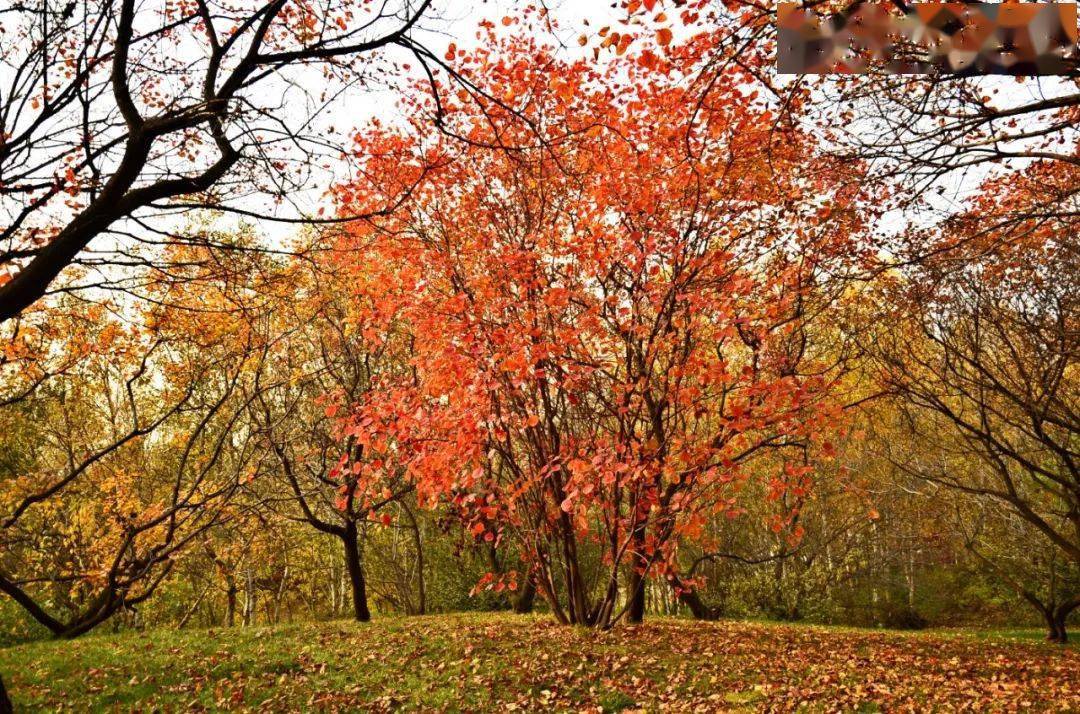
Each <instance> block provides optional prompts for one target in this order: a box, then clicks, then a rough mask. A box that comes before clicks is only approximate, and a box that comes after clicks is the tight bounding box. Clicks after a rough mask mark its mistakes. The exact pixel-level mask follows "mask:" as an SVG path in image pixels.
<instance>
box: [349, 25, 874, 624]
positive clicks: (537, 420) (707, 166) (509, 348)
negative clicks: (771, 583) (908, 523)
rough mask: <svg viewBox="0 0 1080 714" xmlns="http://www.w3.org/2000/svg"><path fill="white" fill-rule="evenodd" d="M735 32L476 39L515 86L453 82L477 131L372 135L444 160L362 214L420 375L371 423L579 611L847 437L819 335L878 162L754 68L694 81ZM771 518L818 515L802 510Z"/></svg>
mask: <svg viewBox="0 0 1080 714" xmlns="http://www.w3.org/2000/svg"><path fill="white" fill-rule="evenodd" d="M709 43H710V38H709V37H707V36H705V37H701V38H699V39H697V40H696V41H695V42H692V43H690V44H688V45H687V46H685V47H680V48H678V49H677V50H675V51H673V52H671V53H669V55H668V56H666V57H665V58H664V59H660V58H658V57H657V55H655V54H653V53H652V52H651V51H646V52H643V53H642V54H639V55H627V61H626V63H625V64H623V65H621V66H620V67H619V68H618V69H617V70H616V69H610V70H608V71H607V72H601V71H600V70H597V69H596V68H595V67H594V66H593V65H592V64H589V63H585V62H576V63H568V62H565V61H562V60H560V59H558V58H557V57H556V56H555V55H554V54H552V53H551V51H550V49H549V48H546V47H544V46H541V45H537V44H534V43H531V42H525V41H507V42H500V41H496V40H495V39H494V37H493V38H492V41H491V42H490V43H488V45H487V48H486V49H481V50H478V51H476V52H473V53H463V52H461V51H458V52H457V53H456V55H455V57H454V61H455V62H456V66H457V67H459V68H460V70H459V71H461V72H463V73H466V74H468V75H469V76H471V77H477V78H480V77H482V78H483V79H482V80H478V81H482V82H483V85H482V87H483V89H484V93H485V94H489V95H494V94H495V93H496V92H498V93H499V96H498V99H499V102H498V103H497V104H496V103H495V102H494V101H492V102H489V103H484V102H479V103H478V102H476V101H473V98H472V97H468V96H465V95H463V96H462V97H461V101H457V100H455V101H446V100H444V101H443V103H441V105H440V106H439V107H438V110H439V111H441V112H442V114H443V116H444V121H445V123H446V125H447V127H448V128H449V131H450V132H451V133H452V134H454V135H456V136H458V137H460V138H461V139H464V142H462V141H454V142H439V143H437V144H434V145H427V144H424V143H423V142H415V141H411V140H410V139H409V138H408V135H400V134H385V133H378V134H375V135H374V136H373V137H372V136H367V135H365V136H364V137H363V139H362V142H363V143H361V145H359V146H358V148H357V150H358V152H359V153H361V154H363V155H371V156H373V157H374V158H372V159H371V160H370V161H371V162H372V165H371V167H369V168H368V169H367V170H368V173H371V174H378V175H379V176H382V177H384V178H385V177H390V178H389V181H387V185H389V186H391V187H393V186H395V185H398V184H401V185H405V184H408V183H409V182H410V181H412V180H413V178H412V177H413V176H414V174H415V172H416V171H418V170H419V166H420V165H424V166H425V170H426V171H427V172H428V181H427V182H425V183H424V184H423V186H422V188H420V189H419V190H417V191H416V192H415V193H414V194H413V195H412V196H411V197H410V199H409V200H408V201H407V202H406V203H405V204H404V205H403V206H402V207H401V209H400V210H398V211H396V212H395V213H394V214H393V215H392V216H390V217H388V218H387V219H386V220H380V221H376V222H373V223H371V224H369V225H367V226H364V227H360V228H356V229H354V230H351V231H349V232H348V233H347V234H346V235H345V236H344V237H343V239H342V240H343V242H344V245H345V246H348V247H358V246H363V247H364V249H365V253H366V255H367V257H366V258H365V259H364V260H362V261H360V262H359V263H358V264H357V265H356V270H357V271H358V273H359V274H363V275H371V273H372V271H375V272H376V273H378V274H379V279H377V280H376V281H373V282H374V284H372V283H371V282H368V281H365V282H361V283H359V289H358V295H357V300H358V301H368V300H372V301H373V302H372V305H373V309H375V310H376V312H377V313H379V314H384V315H389V314H393V315H395V316H396V318H397V319H399V320H401V321H402V322H403V323H404V324H406V325H408V329H409V330H410V332H411V334H412V335H414V343H413V346H412V350H413V352H412V355H411V358H410V364H411V365H412V367H413V370H414V374H413V375H411V376H410V378H409V379H408V380H406V381H405V382H403V383H394V384H387V385H385V388H384V390H382V394H381V397H380V398H381V399H383V400H385V403H383V404H378V405H373V404H362V405H356V409H355V411H354V416H353V417H352V421H351V426H349V427H347V431H351V432H352V433H356V434H367V433H368V432H370V431H372V430H375V431H378V428H379V427H389V428H390V432H389V433H388V434H386V435H385V436H383V435H379V436H375V435H370V436H367V437H366V438H369V439H371V440H372V441H373V442H375V443H380V440H381V439H383V438H386V439H389V440H392V441H393V442H394V443H395V444H396V445H397V446H396V448H397V454H398V458H400V459H403V460H404V463H405V464H406V467H407V470H408V474H409V478H410V479H412V481H414V482H415V484H416V486H417V489H418V490H419V492H420V493H421V494H422V496H423V497H424V498H425V499H426V500H427V501H428V502H431V503H435V502H438V501H449V502H451V503H453V504H454V506H455V507H457V508H458V509H459V510H460V512H461V514H462V516H463V517H464V518H465V519H466V520H467V522H468V524H469V527H470V530H471V532H472V534H473V535H474V536H475V537H476V538H477V539H482V540H485V541H489V542H492V541H493V542H495V543H496V544H498V543H502V542H506V541H510V542H513V543H514V544H515V545H516V546H517V547H519V548H521V550H522V552H523V553H525V554H526V572H521V573H511V574H509V576H508V577H503V578H492V579H490V580H487V581H486V582H485V583H483V584H485V585H487V586H488V587H496V588H502V587H509V588H511V589H514V588H518V587H522V586H524V584H525V582H526V581H531V583H532V584H534V585H535V587H537V588H538V590H539V592H540V593H541V594H542V595H543V596H544V598H545V599H546V600H547V601H548V603H549V605H550V606H551V608H552V610H553V612H554V613H555V616H556V617H557V618H558V619H559V620H561V621H565V622H573V623H585V624H591V625H598V626H603V627H606V626H610V625H611V624H613V623H614V622H617V621H618V620H619V619H621V618H622V617H623V616H625V615H627V614H629V616H630V617H631V618H632V619H637V620H640V618H641V616H642V614H643V599H642V598H643V582H644V580H645V578H646V577H649V576H652V575H669V574H671V573H670V568H671V564H672V562H673V555H674V553H675V551H676V549H677V548H678V544H679V543H680V541H682V540H684V539H690V540H695V539H700V538H702V525H703V523H704V522H705V521H706V520H707V519H709V518H713V517H716V516H717V515H720V514H725V513H726V514H728V515H730V516H732V517H735V516H737V514H738V513H739V502H738V495H739V491H740V488H741V484H742V483H743V481H744V480H745V479H747V478H749V477H750V476H751V475H753V476H755V477H759V478H765V479H768V483H769V487H770V489H771V491H772V493H773V496H774V498H778V497H779V496H780V495H781V494H783V493H784V492H786V491H788V490H791V491H793V492H795V493H805V492H806V491H807V490H808V489H809V488H810V486H811V481H812V472H813V462H814V461H815V459H817V458H820V457H822V456H826V457H827V456H828V455H829V453H828V444H827V441H828V435H829V433H830V430H831V429H832V428H833V427H834V426H835V424H836V421H837V418H838V415H837V411H836V404H835V402H834V400H833V399H832V397H831V388H832V387H833V386H834V384H835V383H836V380H837V379H838V378H839V370H837V369H835V368H836V365H835V364H834V363H830V362H829V358H828V356H827V355H825V354H823V353H821V352H819V351H817V350H816V349H815V348H814V347H813V346H811V345H810V343H809V335H810V334H811V333H813V332H815V331H816V330H817V329H818V328H817V325H816V320H817V319H818V318H819V317H820V315H821V314H822V312H823V311H825V310H827V309H828V304H829V302H830V300H831V299H832V298H833V297H834V292H833V291H834V288H833V287H831V286H830V281H831V280H833V279H834V278H835V277H837V276H838V275H841V274H842V273H843V272H844V271H845V270H847V269H848V267H849V266H850V264H851V261H853V260H854V259H856V258H857V257H858V254H859V251H860V231H861V229H862V225H861V224H860V222H859V219H858V217H857V216H858V214H857V210H856V209H857V206H858V202H859V200H860V196H859V193H858V190H857V188H856V187H855V184H854V181H853V179H854V175H853V173H852V170H851V168H850V167H844V166H839V165H836V164H834V163H831V162H830V161H828V160H827V159H825V158H823V157H821V156H820V155H819V154H818V153H817V152H816V151H815V148H814V141H813V138H812V137H810V136H808V135H806V134H804V133H802V132H800V131H799V130H798V129H797V128H795V127H793V126H792V125H791V124H790V123H788V122H785V121H783V120H780V119H778V118H777V117H776V116H775V115H774V114H773V112H772V110H771V109H770V108H769V106H768V103H767V102H765V101H763V100H762V99H760V98H759V94H758V91H757V90H754V89H752V87H753V86H754V80H753V77H752V76H750V75H748V74H740V73H738V72H733V73H731V75H730V76H729V77H726V78H725V83H724V85H723V86H722V87H718V88H716V89H715V90H714V91H713V93H712V94H711V95H710V96H709V98H708V101H706V102H703V103H697V102H695V101H694V97H693V95H691V94H689V93H688V91H687V90H686V88H685V83H686V82H687V79H688V76H689V75H690V74H691V73H692V72H693V71H694V69H695V68H696V67H697V66H698V64H699V63H700V62H701V58H702V56H703V55H704V54H707V52H708V49H709V46H710V44H709ZM616 72H622V73H625V74H626V76H625V77H617V76H616ZM410 101H411V102H413V103H414V105H415V112H416V113H417V114H418V115H421V116H422V115H423V113H424V112H425V111H431V110H432V109H433V107H432V103H431V100H430V99H429V98H427V97H426V96H424V95H423V94H419V95H418V96H417V97H414V98H412V99H410ZM657 117H664V120H663V121H657ZM492 136H494V137H497V140H498V142H499V144H500V145H501V146H502V147H512V148H493V147H491V146H490V144H491V140H490V137H492ZM338 197H339V200H340V201H341V203H342V205H343V209H342V210H344V211H352V210H356V209H357V207H360V206H363V205H365V202H368V201H375V200H378V198H377V197H372V196H369V195H367V194H366V193H365V192H364V189H363V188H361V187H359V186H357V187H345V188H343V189H342V190H341V191H340V192H339V194H338ZM352 254H353V253H348V254H347V255H352ZM371 291H374V294H372V292H371ZM384 410H389V411H390V413H392V414H393V418H392V419H386V418H383V419H379V418H378V417H375V416H373V414H372V412H373V411H375V412H381V411H384ZM823 447H824V448H823ZM766 454H768V455H769V456H770V461H769V467H768V468H767V469H755V468H754V467H753V465H754V464H755V463H756V462H757V461H758V460H759V457H761V456H764V455H766ZM773 527H774V528H775V530H777V531H780V530H787V531H789V533H790V536H791V537H792V538H794V539H797V538H798V536H799V532H800V530H801V526H799V525H798V513H796V512H777V513H776V514H775V517H774V520H773ZM623 573H625V574H626V576H627V578H628V580H627V582H626V583H622V582H621V580H622V577H621V576H622V574H623ZM515 576H516V577H515Z"/></svg>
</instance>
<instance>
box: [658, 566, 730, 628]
mask: <svg viewBox="0 0 1080 714" xmlns="http://www.w3.org/2000/svg"><path fill="white" fill-rule="evenodd" d="M668 583H670V584H671V587H672V589H673V590H674V591H675V596H676V597H677V598H678V599H679V602H681V603H682V604H683V605H686V607H687V608H689V609H690V614H691V615H693V616H694V619H695V620H719V619H720V608H718V607H710V606H709V605H706V604H705V602H704V601H703V600H702V599H701V597H700V596H698V594H697V591H696V590H693V589H692V588H689V587H687V586H686V584H685V583H683V581H682V580H680V579H679V576H678V575H675V574H674V573H672V574H671V575H669V576H668Z"/></svg>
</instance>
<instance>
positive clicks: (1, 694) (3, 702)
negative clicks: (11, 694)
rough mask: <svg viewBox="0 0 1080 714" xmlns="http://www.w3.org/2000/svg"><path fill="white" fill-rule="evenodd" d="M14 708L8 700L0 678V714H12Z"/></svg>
mask: <svg viewBox="0 0 1080 714" xmlns="http://www.w3.org/2000/svg"><path fill="white" fill-rule="evenodd" d="M14 711H15V707H13V706H12V704H11V700H10V699H8V695H7V690H6V689H4V679H3V677H0V714H14Z"/></svg>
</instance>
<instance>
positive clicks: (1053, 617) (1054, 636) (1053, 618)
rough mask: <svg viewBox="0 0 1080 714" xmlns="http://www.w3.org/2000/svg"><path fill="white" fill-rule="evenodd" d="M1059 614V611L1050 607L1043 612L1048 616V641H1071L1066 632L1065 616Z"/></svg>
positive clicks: (1063, 642)
mask: <svg viewBox="0 0 1080 714" xmlns="http://www.w3.org/2000/svg"><path fill="white" fill-rule="evenodd" d="M1058 615H1059V613H1058V612H1057V611H1054V610H1049V609H1048V610H1047V611H1046V612H1044V613H1043V616H1044V617H1045V618H1046V629H1047V633H1046V641H1047V642H1056V643H1058V644H1065V643H1066V642H1068V641H1069V635H1068V633H1067V632H1065V618H1063V617H1059V616H1058Z"/></svg>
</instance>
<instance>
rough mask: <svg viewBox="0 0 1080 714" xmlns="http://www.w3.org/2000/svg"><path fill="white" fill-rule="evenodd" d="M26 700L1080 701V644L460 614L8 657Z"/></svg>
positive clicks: (328, 703)
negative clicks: (595, 627)
mask: <svg viewBox="0 0 1080 714" xmlns="http://www.w3.org/2000/svg"><path fill="white" fill-rule="evenodd" d="M0 673H2V674H3V676H4V679H5V681H6V682H8V686H9V690H11V693H12V695H13V699H14V701H15V705H16V710H17V711H20V710H35V709H45V710H53V709H68V710H74V711H87V710H106V711H111V710H121V711H127V710H137V711H191V710H195V711H198V710H204V709H210V710H215V709H224V710H257V711H284V710H298V709H304V710H323V711H349V710H356V709H361V710H373V711H389V710H395V709H405V710H411V709H424V710H449V711H493V710H497V711H552V710H556V711H557V710H571V711H618V710H634V709H643V710H647V711H652V710H672V711H724V710H746V711H750V710H769V711H789V710H805V711H835V710H845V711H848V710H855V711H878V710H882V711H884V710H888V711H925V710H927V709H939V710H954V709H969V710H975V711H983V710H998V711H1013V710H1017V709H1028V708H1030V709H1033V710H1065V711H1080V650H1078V649H1077V648H1076V647H1074V646H1070V647H1066V648H1061V647H1057V646H1054V645H1048V644H1043V643H1040V642H1037V641H1034V640H1024V639H1021V638H1010V637H1009V636H1007V635H1005V634H990V635H986V634H982V635H980V634H978V633H974V632H967V631H957V632H953V631H949V632H937V633H895V632H878V631H869V630H850V629H836V628H821V627H812V626H799V625H793V626H788V625H775V624H757V623H743V622H719V623H699V622H693V621H689V620H676V619H653V620H651V621H650V622H648V623H647V624H645V625H643V626H637V627H618V628H616V629H615V630H613V631H610V632H592V631H588V630H584V629H578V628H569V627H560V626H558V625H556V624H555V623H554V622H552V621H551V620H549V619H547V618H544V617H541V616H525V617H522V616H512V615H507V614H491V615H446V616H431V617H420V618H398V619H381V620H379V621H377V622H374V623H370V624H367V625H358V624H355V623H351V622H325V623H314V624H312V623H309V624H296V625H286V626H280V627H273V628H253V629H240V628H236V629H228V630H204V631H186V632H170V631H153V632H145V633H128V634H122V635H118V636H109V635H94V636H90V637H86V638H83V639H80V640H76V641H73V642H44V643H36V644H29V645H22V646H18V647H13V648H9V649H6V650H0Z"/></svg>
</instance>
